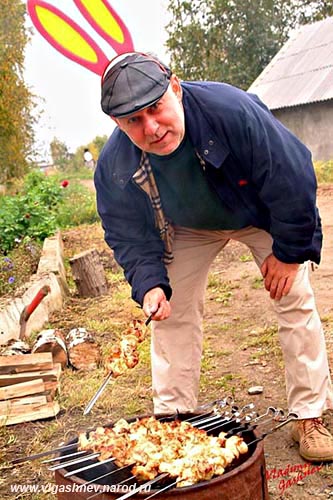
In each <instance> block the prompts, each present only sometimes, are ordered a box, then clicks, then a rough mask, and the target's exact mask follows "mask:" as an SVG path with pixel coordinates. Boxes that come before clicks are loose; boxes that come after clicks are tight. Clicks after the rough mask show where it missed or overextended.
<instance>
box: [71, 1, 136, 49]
mask: <svg viewBox="0 0 333 500" xmlns="http://www.w3.org/2000/svg"><path fill="white" fill-rule="evenodd" d="M73 1H74V3H75V5H76V6H77V8H78V9H79V10H80V12H81V14H82V15H83V16H84V17H85V18H86V19H87V21H88V22H89V23H90V24H91V26H92V27H93V28H94V29H95V31H96V32H97V33H98V34H99V35H100V36H101V37H103V38H104V39H105V40H106V41H107V42H108V43H109V44H110V45H111V47H113V49H114V50H115V51H116V53H117V54H122V53H124V52H133V51H134V46H133V42H132V37H131V35H130V32H129V31H128V29H127V27H126V25H125V23H124V22H123V21H122V19H121V18H120V17H119V16H118V14H117V12H116V11H115V10H114V9H113V8H112V7H111V5H109V3H108V2H107V0H73Z"/></svg>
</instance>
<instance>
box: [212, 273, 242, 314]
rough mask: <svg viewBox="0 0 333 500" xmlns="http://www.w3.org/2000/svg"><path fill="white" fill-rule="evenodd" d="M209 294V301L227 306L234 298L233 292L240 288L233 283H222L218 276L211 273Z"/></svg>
mask: <svg viewBox="0 0 333 500" xmlns="http://www.w3.org/2000/svg"><path fill="white" fill-rule="evenodd" d="M207 288H208V293H209V299H210V300H214V301H215V302H219V303H221V304H222V305H223V306H227V305H229V303H230V299H231V298H232V296H233V292H232V290H234V289H235V288H238V285H235V284H234V283H232V282H231V281H221V280H220V279H219V278H218V276H217V275H214V274H212V273H210V274H209V275H208V286H207Z"/></svg>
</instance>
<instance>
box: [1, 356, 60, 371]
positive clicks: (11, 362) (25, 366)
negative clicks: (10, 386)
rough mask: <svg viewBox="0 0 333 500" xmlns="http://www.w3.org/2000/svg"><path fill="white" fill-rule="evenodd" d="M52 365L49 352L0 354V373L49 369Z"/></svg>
mask: <svg viewBox="0 0 333 500" xmlns="http://www.w3.org/2000/svg"><path fill="white" fill-rule="evenodd" d="M53 366H54V362H53V358H52V354H51V353H49V352H45V353H36V354H17V355H13V356H0V374H6V373H13V374H14V373H21V372H28V371H40V370H50V369H52V368H53Z"/></svg>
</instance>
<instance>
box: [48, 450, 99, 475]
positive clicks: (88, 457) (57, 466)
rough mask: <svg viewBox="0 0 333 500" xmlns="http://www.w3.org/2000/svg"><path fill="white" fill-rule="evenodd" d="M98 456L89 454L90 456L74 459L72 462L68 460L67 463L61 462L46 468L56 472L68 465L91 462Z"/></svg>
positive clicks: (97, 454)
mask: <svg viewBox="0 0 333 500" xmlns="http://www.w3.org/2000/svg"><path fill="white" fill-rule="evenodd" d="M99 456H100V453H91V454H90V455H86V456H85V457H79V458H74V459H73V460H69V461H68V462H61V464H57V465H51V467H48V469H49V470H52V471H54V470H58V469H63V468H64V467H67V466H68V465H75V464H78V463H81V462H86V461H87V460H93V459H94V458H97V457H99Z"/></svg>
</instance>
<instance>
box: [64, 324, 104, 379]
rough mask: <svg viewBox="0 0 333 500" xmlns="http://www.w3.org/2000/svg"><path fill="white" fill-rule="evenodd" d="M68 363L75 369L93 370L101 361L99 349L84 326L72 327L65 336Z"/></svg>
mask: <svg viewBox="0 0 333 500" xmlns="http://www.w3.org/2000/svg"><path fill="white" fill-rule="evenodd" d="M66 341H67V350H68V357H69V362H70V364H71V365H72V366H73V367H74V368H76V369H77V370H93V369H95V368H97V367H98V365H99V364H100V362H101V350H100V347H99V345H98V344H97V342H96V340H95V339H94V337H93V335H92V334H91V333H88V332H87V330H86V329H85V328H73V329H72V330H71V331H70V332H69V333H68V335H67V337H66Z"/></svg>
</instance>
